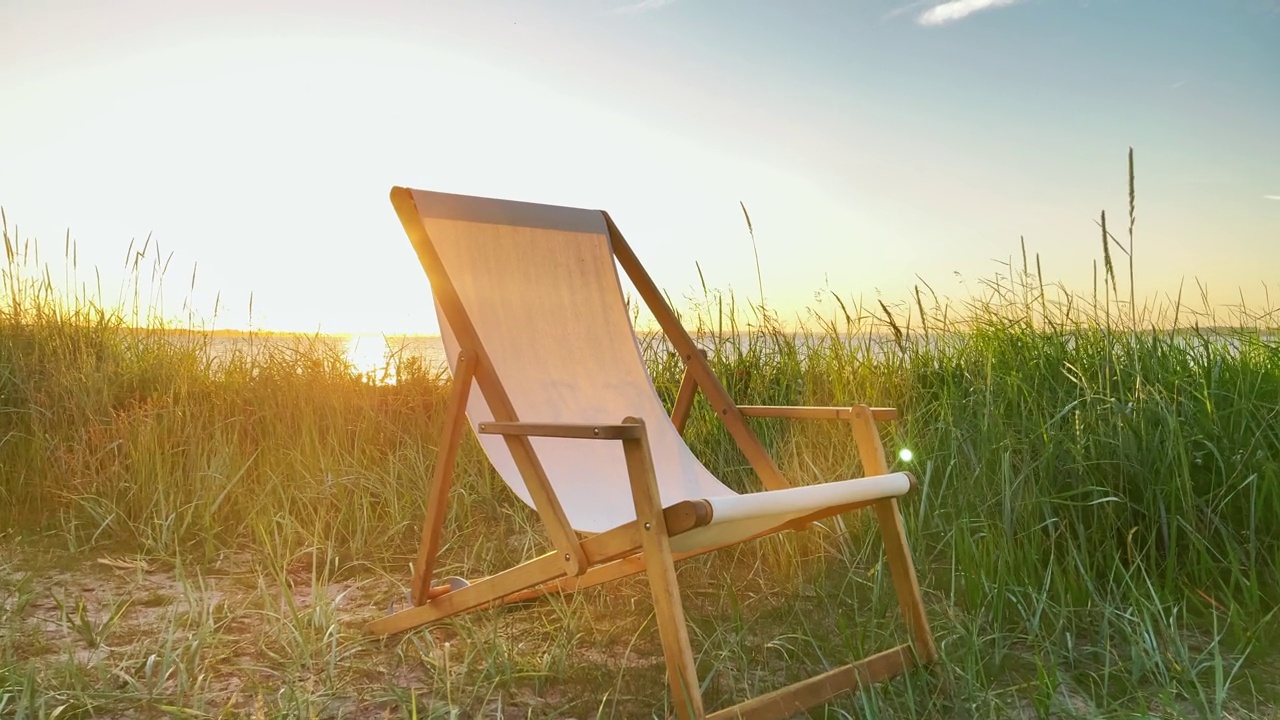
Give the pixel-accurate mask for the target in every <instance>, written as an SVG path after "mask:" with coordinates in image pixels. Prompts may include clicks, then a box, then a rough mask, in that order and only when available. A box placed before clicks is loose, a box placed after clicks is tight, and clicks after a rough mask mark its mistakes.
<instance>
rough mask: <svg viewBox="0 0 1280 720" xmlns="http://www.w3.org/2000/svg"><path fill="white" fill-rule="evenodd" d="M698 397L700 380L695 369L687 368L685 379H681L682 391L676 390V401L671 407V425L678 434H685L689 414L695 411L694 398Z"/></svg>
mask: <svg viewBox="0 0 1280 720" xmlns="http://www.w3.org/2000/svg"><path fill="white" fill-rule="evenodd" d="M697 396H698V380H697V378H695V377H694V375H693V369H692V368H690V367H688V366H685V369H684V377H682V378H680V389H678V390H676V401H675V402H674V403H672V406H671V424H672V425H675V426H676V432H678V433H680V434H681V435H683V434H684V426H685V425H687V424H688V423H689V413H690V412H692V411H693V401H694V398H696V397H697Z"/></svg>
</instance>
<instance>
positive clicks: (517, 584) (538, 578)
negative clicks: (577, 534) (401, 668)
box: [365, 552, 565, 635]
mask: <svg viewBox="0 0 1280 720" xmlns="http://www.w3.org/2000/svg"><path fill="white" fill-rule="evenodd" d="M564 574H565V573H564V559H563V558H562V557H560V554H559V553H558V552H551V553H547V554H546V555H542V556H540V557H537V558H534V559H533V560H529V561H528V562H524V563H521V564H519V565H517V566H515V567H513V568H511V569H510V570H506V571H504V572H500V573H498V574H497V575H492V576H490V577H487V578H485V579H483V580H478V581H476V582H475V583H473V584H471V585H468V586H467V587H464V588H459V589H457V590H454V591H453V592H450V593H446V594H444V595H441V596H440V597H438V598H435V599H434V600H432V601H431V602H429V603H427V604H425V605H419V606H417V607H411V608H408V609H407V610H401V611H400V612H398V613H393V614H391V615H387V616H386V617H381V618H378V619H377V620H373V621H372V622H370V623H369V624H367V625H365V632H368V633H370V634H373V635H390V634H392V633H398V632H403V631H405V630H411V629H413V628H416V627H419V626H422V625H426V624H427V623H431V622H436V621H438V620H443V619H445V618H447V617H449V616H451V615H457V614H458V613H460V612H465V611H467V610H473V609H475V608H478V607H481V606H484V605H488V604H490V603H492V602H494V601H496V600H501V599H502V598H504V597H506V596H507V595H510V594H512V593H515V592H519V591H521V590H524V589H525V588H531V587H533V586H535V585H541V584H542V583H545V582H547V581H549V580H554V579H555V578H557V577H563V576H564Z"/></svg>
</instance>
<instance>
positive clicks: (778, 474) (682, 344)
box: [603, 212, 791, 490]
mask: <svg viewBox="0 0 1280 720" xmlns="http://www.w3.org/2000/svg"><path fill="white" fill-rule="evenodd" d="M603 215H604V219H605V222H606V223H607V224H608V226H609V240H610V244H611V245H612V246H613V255H614V257H616V258H617V259H618V264H619V265H621V266H622V269H623V270H624V271H625V272H626V273H627V277H629V278H631V284H632V285H634V286H635V288H636V292H637V293H639V294H640V298H641V299H642V300H644V302H645V305H647V306H648V308H649V312H651V313H653V317H654V319H655V320H657V321H658V325H659V326H660V327H661V328H662V332H663V333H665V334H666V336H667V339H668V340H669V341H670V342H671V344H672V345H673V346H674V347H675V349H676V352H678V353H680V357H681V358H683V359H684V362H685V364H686V366H687V367H688V368H689V370H690V371H691V372H692V373H693V376H694V379H695V380H696V381H697V383H698V388H699V389H700V390H702V394H703V395H705V396H706V398H707V400H708V401H710V402H711V407H713V408H714V409H715V411H716V415H717V416H719V418H720V420H721V422H723V423H724V426H725V429H727V430H728V431H729V435H730V436H731V437H732V438H733V440H734V442H736V443H737V444H738V448H739V449H741V450H742V454H743V455H745V456H746V458H747V462H748V463H750V464H751V469H752V470H754V471H755V473H756V475H757V476H759V478H760V482H761V483H762V484H764V486H765V488H767V489H769V490H783V489H785V488H788V487H791V484H790V483H788V482H787V479H786V478H785V477H784V476H783V475H782V471H780V470H779V469H778V466H777V465H776V464H775V463H774V462H773V458H771V457H769V453H768V452H767V451H766V450H765V449H764V445H762V444H761V443H760V439H759V438H757V437H756V435H755V433H754V432H752V431H751V428H750V427H749V426H748V425H747V421H746V420H744V419H743V417H742V413H740V412H738V406H737V405H735V404H734V402H733V399H732V398H730V397H729V392H728V391H727V390H725V389H724V386H723V385H721V384H720V380H719V379H718V378H717V377H716V375H715V373H714V372H712V371H711V365H710V364H708V363H707V360H706V358H704V357H703V356H702V353H701V352H699V349H698V346H697V345H695V344H694V342H693V338H692V337H690V336H689V333H688V331H687V330H685V329H684V326H683V325H681V324H680V319H679V318H677V317H676V314H675V312H674V311H673V310H672V309H671V306H670V305H668V304H667V301H666V298H664V297H662V292H661V291H660V290H658V286H657V285H655V284H654V282H653V278H651V277H649V273H648V271H646V270H645V269H644V265H642V264H641V263H640V259H639V258H637V257H636V254H635V253H634V252H633V251H632V250H631V246H630V245H628V244H627V241H626V238H624V237H623V236H622V232H621V231H619V230H618V226H617V225H615V224H614V222H613V218H611V217H609V213H607V212H606V213H603Z"/></svg>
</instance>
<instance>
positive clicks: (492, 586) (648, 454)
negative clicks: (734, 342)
mask: <svg viewBox="0 0 1280 720" xmlns="http://www.w3.org/2000/svg"><path fill="white" fill-rule="evenodd" d="M392 202H393V205H394V206H395V208H396V211H397V213H398V214H399V216H400V220H401V222H402V224H403V225H404V227H405V230H406V232H407V233H408V235H409V237H410V239H411V241H412V243H413V246H414V248H415V250H416V251H417V254H418V258H419V260H420V262H421V263H422V265H423V268H424V269H425V270H426V272H427V275H428V278H429V280H430V284H431V290H432V296H433V299H434V302H435V307H436V314H437V318H438V320H439V323H440V330H441V335H442V339H443V345H444V349H445V353H446V355H447V357H448V361H449V365H450V368H451V370H452V372H453V387H452V390H451V395H450V399H449V406H448V408H447V409H446V420H445V426H444V428H443V430H442V436H441V440H440V450H439V453H440V456H439V458H438V460H437V463H436V467H435V469H434V472H433V476H432V478H431V484H430V487H429V489H428V496H427V519H426V522H425V523H424V527H423V539H422V544H421V547H420V548H419V553H418V558H417V560H416V563H415V566H414V578H413V586H412V587H413V597H414V602H415V603H416V605H417V607H414V608H410V609H408V610H404V611H401V612H400V613H396V614H394V615H391V616H388V617H386V618H382V619H380V620H375V621H374V622H372V623H370V625H369V629H370V631H372V632H375V633H383V634H385V633H389V632H396V631H400V630H405V629H409V628H412V627H415V626H418V625H421V624H423V623H427V622H432V621H434V620H437V619H440V618H443V617H447V616H449V615H452V614H455V613H457V612H462V611H465V610H468V609H472V608H475V607H481V606H486V605H491V604H493V603H495V602H502V601H511V600H515V599H522V598H527V597H534V596H536V595H538V594H542V593H543V592H547V591H569V590H574V589H578V588H581V587H585V586H587V585H594V584H597V583H599V582H605V581H608V580H612V579H616V578H617V577H622V576H624V575H627V574H633V573H637V572H644V573H646V575H647V576H648V578H649V581H650V585H651V587H652V588H653V593H654V602H655V608H656V611H657V612H658V620H659V622H658V624H659V629H660V633H661V635H662V640H663V647H664V655H665V656H666V660H667V665H668V677H669V680H670V686H671V691H672V693H673V696H674V699H675V701H676V708H677V716H678V717H681V718H686V717H690V718H691V717H704V716H706V715H705V712H704V710H703V709H702V704H701V697H700V693H699V692H698V690H697V688H698V683H697V680H696V677H695V675H696V673H694V671H693V668H692V656H691V651H690V648H689V644H688V636H687V631H686V630H685V628H684V620H683V610H682V609H681V606H680V601H679V593H678V587H677V585H676V583H675V575H674V570H673V568H672V562H673V560H675V559H679V558H680V557H687V556H689V555H693V554H698V553H700V552H706V551H709V550H713V549H715V548H718V547H724V546H726V545H731V544H734V543H736V542H741V541H744V540H747V539H750V538H754V537H759V536H762V535H766V534H769V533H771V532H775V531H779V530H783V529H796V528H803V527H806V526H807V525H808V524H809V523H811V522H813V521H815V520H818V519H821V518H823V517H828V516H830V515H834V514H837V513H840V512H844V511H846V510H850V509H853V508H857V507H863V506H868V505H871V506H874V507H875V508H876V511H877V517H878V519H879V520H880V525H881V530H882V537H883V538H884V539H885V544H886V553H887V556H888V559H889V562H890V567H891V571H892V572H893V573H894V578H895V589H896V590H897V592H898V596H899V600H900V601H901V603H902V605H903V609H904V613H905V615H906V620H907V623H908V626H909V628H910V631H911V634H912V640H913V643H914V646H907V645H904V646H902V647H900V648H895V649H894V650H893V651H889V652H888V653H882V654H881V655H879V656H873V657H872V658H869V659H868V660H865V661H863V662H864V663H870V665H867V666H865V667H864V666H860V665H857V664H854V665H850V666H847V668H846V669H848V672H849V673H852V675H848V676H847V677H846V676H841V678H840V679H839V681H838V682H836V681H833V680H830V679H828V680H825V681H822V682H820V683H818V684H817V685H810V686H804V687H801V686H802V685H803V683H800V684H797V685H796V686H792V687H791V688H789V689H787V690H786V692H785V693H784V694H783V695H779V696H778V697H774V698H772V699H768V698H769V697H770V696H762V698H766V700H764V701H763V702H765V703H766V706H767V708H775V706H776V708H777V709H776V712H779V713H781V712H783V709H785V708H791V711H795V710H797V709H800V708H802V707H808V706H810V705H812V704H815V703H820V702H822V701H823V700H824V699H825V698H827V697H830V695H832V694H834V693H835V692H839V691H841V690H844V689H850V688H853V687H856V686H857V685H858V684H859V683H861V682H866V681H870V680H874V679H881V678H882V677H889V676H891V675H894V674H897V673H900V672H902V671H903V670H905V669H906V668H908V667H911V666H913V665H914V664H915V663H917V662H929V661H931V660H932V659H933V657H934V654H935V652H936V651H935V650H934V647H933V640H932V636H931V634H930V633H929V630H928V625H927V622H926V621H925V619H924V610H923V605H922V603H921V600H920V594H919V587H918V584H917V581H916V578H915V571H914V568H913V567H912V565H911V560H910V555H909V550H907V548H906V543H905V536H904V534H903V532H902V526H901V518H900V515H899V513H898V509H897V505H896V500H895V498H897V497H900V496H902V495H904V494H905V493H907V492H908V491H909V490H910V489H911V487H912V486H913V484H914V479H913V478H912V477H911V476H910V475H909V474H908V473H904V472H897V473H893V472H889V471H888V467H887V465H886V464H885V461H884V451H883V447H881V446H880V441H879V435H878V432H877V431H876V429H875V427H876V426H875V420H876V419H878V418H886V417H892V416H893V414H894V413H893V411H891V410H873V409H871V408H868V407H866V406H855V407H852V408H764V407H747V406H738V405H736V404H735V403H734V402H733V401H732V400H731V399H730V398H729V396H728V393H727V392H725V390H724V388H723V386H721V385H720V383H719V381H718V380H717V379H716V378H715V376H714V374H713V373H712V372H711V369H710V366H709V365H708V364H707V362H706V360H705V358H704V357H703V356H702V354H701V352H700V351H698V349H697V348H696V346H695V345H694V342H693V340H692V338H691V337H690V336H689V335H688V333H687V332H686V331H685V330H684V328H683V327H681V326H680V323H679V321H678V319H677V318H676V316H675V314H674V312H672V310H671V309H670V307H669V306H668V305H667V304H666V302H665V300H664V299H663V297H662V295H661V293H660V292H659V291H658V290H657V288H656V286H654V284H653V282H652V280H651V279H650V278H649V276H648V275H647V273H645V271H644V269H643V267H641V266H640V264H639V261H638V260H637V259H636V257H635V255H634V254H633V253H632V251H631V249H630V247H629V246H628V245H627V244H626V241H625V240H624V239H623V238H622V236H621V233H620V232H618V230H617V227H616V226H615V225H614V224H613V221H612V220H611V219H610V218H609V216H608V215H607V214H606V213H604V212H602V211H598V210H583V209H576V208H566V207H557V206H549V205H538V204H532V203H523V202H514V201H508V200H495V199H488V198H477V197H471V196H464V195H453V194H446V193H438V192H427V191H421V190H409V189H405V188H396V189H394V190H393V191H392ZM618 265H621V266H622V267H623V269H624V270H625V271H626V272H627V275H628V277H629V278H630V280H631V282H632V284H633V285H634V286H635V288H636V291H637V293H638V294H639V295H640V296H641V298H642V299H643V300H644V301H645V303H646V305H648V307H649V308H650V310H651V312H652V313H653V314H654V317H655V319H656V320H657V322H658V324H659V325H660V326H661V328H662V330H663V332H664V333H665V334H666V336H667V338H668V340H669V341H670V342H671V343H672V345H673V347H674V348H675V349H676V351H677V352H679V353H680V355H681V358H682V359H683V360H684V362H685V364H686V375H685V378H684V381H683V382H682V384H681V387H680V389H679V392H678V394H677V397H676V401H675V409H674V411H673V413H672V414H671V415H668V414H667V411H666V409H665V407H664V406H663V403H662V401H661V399H660V398H659V396H658V393H657V391H656V390H655V388H654V385H653V382H652V380H651V378H650V377H649V374H648V371H647V369H646V367H645V363H644V359H643V356H642V354H641V348H640V345H639V342H638V339H637V336H636V334H635V331H634V329H633V328H632V323H631V317H630V314H629V312H628V307H627V302H626V298H625V296H624V293H623V289H622V284H621V281H620V278H619V275H618V270H617V267H618ZM699 391H701V392H702V393H703V395H704V396H705V397H706V398H707V400H708V401H709V402H710V403H711V406H712V408H713V409H714V410H715V411H716V414H717V416H718V417H719V418H720V419H721V420H722V421H724V424H725V427H726V428H727V429H728V430H729V432H730V435H731V436H732V437H733V439H734V440H735V441H736V442H737V444H738V445H739V447H740V448H741V449H742V451H743V452H744V454H745V456H746V457H747V460H748V461H749V462H750V464H751V466H752V469H753V470H754V471H755V472H756V474H757V475H758V476H759V479H760V481H761V482H762V484H763V485H764V486H765V488H766V489H765V490H763V491H760V492H748V493H742V494H739V493H737V492H735V491H734V490H732V489H730V488H729V487H727V486H726V485H725V484H724V483H722V482H721V481H720V480H719V479H718V478H716V477H715V476H714V475H713V474H712V473H711V472H710V471H708V470H707V469H706V467H704V466H703V464H702V463H701V462H700V461H699V460H698V459H697V458H696V457H695V456H694V454H693V452H692V451H691V450H690V449H689V447H688V445H687V444H686V443H685V441H684V439H683V437H682V430H683V426H684V422H685V420H686V419H687V417H688V413H689V408H690V407H691V406H692V402H693V399H694V396H695V394H696V393H697V392H699ZM752 415H757V416H770V417H814V418H817V417H824V418H831V419H840V420H847V421H849V422H850V423H851V427H852V433H851V434H852V437H853V439H854V441H855V442H856V444H857V446H858V450H859V452H860V454H861V457H862V460H863V464H864V467H865V469H866V471H867V473H868V477H863V478H854V479H846V480H840V481H837V482H829V483H822V484H816V485H806V486H796V487H793V486H791V485H790V484H789V483H788V482H787V481H786V479H785V478H784V477H783V476H782V474H781V472H779V470H778V468H777V466H776V465H775V464H774V463H773V461H772V460H771V459H770V458H769V457H768V454H767V452H766V451H765V449H764V448H763V446H762V445H761V444H760V443H759V440H758V439H757V438H756V437H755V435H754V434H753V433H752V431H751V429H750V427H749V426H748V425H747V424H746V422H745V420H744V417H747V416H752ZM464 423H465V424H467V425H470V427H471V429H472V431H473V432H474V433H475V435H476V437H477V438H478V440H479V443H480V445H481V447H482V449H483V450H484V453H485V454H486V456H487V458H488V460H489V461H490V463H491V464H492V465H493V467H494V469H495V470H496V471H497V473H498V475H499V476H500V477H501V478H502V480H503V482H504V483H505V484H506V485H507V486H508V487H509V488H510V489H511V491H512V492H514V493H515V494H516V495H517V496H518V497H519V498H520V499H522V500H523V501H524V502H526V503H527V504H528V505H530V506H531V507H533V508H534V509H535V510H536V511H537V512H538V515H539V517H540V518H541V520H542V522H543V524H544V525H545V529H546V531H547V535H548V539H549V540H550V541H551V544H552V545H553V547H554V550H553V551H552V552H551V553H549V554H548V555H545V556H542V557H540V558H537V559H535V560H532V561H529V562H526V563H524V564H523V565H520V566H517V567H516V568H513V569H511V570H508V571H505V572H502V573H498V574H496V575H493V576H490V577H488V578H485V579H482V580H479V581H476V582H475V583H474V584H472V585H470V586H466V587H462V588H461V589H453V590H452V591H451V592H447V591H446V589H444V588H442V587H441V588H437V587H433V586H432V577H433V571H434V569H435V564H436V558H437V555H438V553H439V550H440V546H441V544H442V541H441V533H442V530H443V525H444V516H445V515H444V513H445V507H446V506H447V502H448V499H449V494H450V487H451V482H452V472H453V463H454V458H455V457H456V452H457V446H458V443H459V442H460V441H461V439H462V433H463V427H464ZM820 677H822V676H820ZM806 682H807V681H806ZM806 688H807V689H806ZM822 688H826V689H825V690H823V689H822ZM779 692H784V691H779ZM786 693H789V694H786ZM759 701H761V699H760V698H757V699H756V700H753V701H748V702H759ZM802 702H803V703H807V704H797V703H802ZM770 703H772V704H770ZM778 703H781V704H778ZM766 706H761V707H766ZM735 707H736V708H738V710H739V711H741V710H742V709H743V708H748V709H749V708H750V707H753V706H750V705H747V704H744V705H740V706H735ZM682 708H683V709H682ZM767 708H766V709H767ZM726 712H727V711H726ZM753 712H754V711H753ZM762 712H764V713H765V714H752V715H749V716H750V717H775V716H776V717H783V716H785V715H774V714H772V713H773V712H774V710H767V711H762ZM713 717H722V715H720V714H716V715H713ZM723 717H729V716H723Z"/></svg>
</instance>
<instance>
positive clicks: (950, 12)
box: [916, 0, 1018, 25]
mask: <svg viewBox="0 0 1280 720" xmlns="http://www.w3.org/2000/svg"><path fill="white" fill-rule="evenodd" d="M1016 2H1018V0H950V1H949V2H944V3H942V4H940V5H934V6H933V7H931V8H929V9H928V10H925V11H924V12H923V13H920V17H918V18H916V22H918V23H920V24H921V25H946V24H947V23H953V22H956V21H957V20H963V19H965V18H967V17H969V16H970V15H972V14H974V13H976V12H981V11H983V10H993V9H995V8H1002V7H1008V6H1009V5H1012V4H1014V3H1016Z"/></svg>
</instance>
